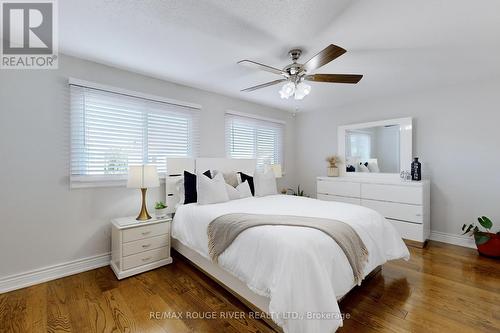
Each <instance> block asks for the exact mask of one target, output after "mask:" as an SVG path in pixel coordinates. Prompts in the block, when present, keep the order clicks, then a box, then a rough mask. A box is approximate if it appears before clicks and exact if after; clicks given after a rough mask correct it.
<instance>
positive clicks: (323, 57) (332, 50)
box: [304, 44, 347, 72]
mask: <svg viewBox="0 0 500 333" xmlns="http://www.w3.org/2000/svg"><path fill="white" fill-rule="evenodd" d="M346 52H347V51H346V50H344V49H343V48H341V47H340V46H337V45H333V44H330V45H328V46H327V47H326V48H325V49H324V50H323V51H321V52H319V53H318V54H316V55H315V56H314V57H312V58H311V59H309V61H308V62H306V63H305V64H304V69H305V70H306V71H308V72H311V71H313V70H315V69H317V68H320V67H321V66H323V65H326V64H327V63H329V62H330V61H332V60H334V59H337V58H338V57H340V56H341V55H343V54H344V53H346Z"/></svg>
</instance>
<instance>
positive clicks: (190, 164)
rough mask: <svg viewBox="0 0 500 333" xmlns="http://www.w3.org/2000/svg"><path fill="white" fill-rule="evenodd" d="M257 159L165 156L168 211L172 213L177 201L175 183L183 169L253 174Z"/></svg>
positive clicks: (180, 177)
mask: <svg viewBox="0 0 500 333" xmlns="http://www.w3.org/2000/svg"><path fill="white" fill-rule="evenodd" d="M256 165H257V161H256V160H255V159H232V158H211V157H201V158H196V159H192V158H167V176H166V179H165V194H166V198H165V201H166V204H167V206H168V208H169V212H170V213H174V212H175V209H176V206H177V204H178V203H179V199H180V198H179V191H178V186H177V183H178V181H179V180H180V179H182V175H183V173H184V170H186V171H189V172H191V173H197V172H205V171H206V170H218V171H221V172H238V171H241V172H244V173H246V174H250V175H253V173H254V171H255V167H256Z"/></svg>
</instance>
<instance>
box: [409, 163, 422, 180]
mask: <svg viewBox="0 0 500 333" xmlns="http://www.w3.org/2000/svg"><path fill="white" fill-rule="evenodd" d="M411 180H417V181H418V180H422V163H420V162H419V161H418V157H414V158H413V162H412V163H411Z"/></svg>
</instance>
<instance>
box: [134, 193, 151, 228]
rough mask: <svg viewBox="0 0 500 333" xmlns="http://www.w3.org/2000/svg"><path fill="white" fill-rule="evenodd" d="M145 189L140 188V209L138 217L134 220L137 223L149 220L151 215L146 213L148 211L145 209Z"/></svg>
mask: <svg viewBox="0 0 500 333" xmlns="http://www.w3.org/2000/svg"><path fill="white" fill-rule="evenodd" d="M147 190H148V189H147V188H141V194H142V207H141V212H140V213H139V216H137V218H136V220H137V221H147V220H150V219H151V215H149V213H148V209H147V208H146V191H147Z"/></svg>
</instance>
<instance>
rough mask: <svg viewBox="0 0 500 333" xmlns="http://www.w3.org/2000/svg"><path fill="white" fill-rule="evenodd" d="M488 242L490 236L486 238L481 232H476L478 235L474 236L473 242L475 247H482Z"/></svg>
mask: <svg viewBox="0 0 500 333" xmlns="http://www.w3.org/2000/svg"><path fill="white" fill-rule="evenodd" d="M489 240H490V236H488V235H486V234H484V233H482V232H478V233H475V234H474V241H475V242H476V245H482V244H484V243H487V242H488V241H489Z"/></svg>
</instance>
